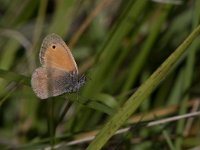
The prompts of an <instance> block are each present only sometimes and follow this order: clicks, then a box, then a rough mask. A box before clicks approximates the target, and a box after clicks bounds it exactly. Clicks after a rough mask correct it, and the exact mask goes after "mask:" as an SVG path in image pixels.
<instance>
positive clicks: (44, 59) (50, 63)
mask: <svg viewBox="0 0 200 150" xmlns="http://www.w3.org/2000/svg"><path fill="white" fill-rule="evenodd" d="M39 58H40V63H41V64H42V65H43V66H46V67H53V68H57V69H61V70H64V71H66V72H71V71H76V72H77V73H78V69H77V64H76V62H75V60H74V57H73V56H72V54H71V52H70V49H69V48H68V47H67V45H66V44H65V42H64V41H63V40H62V38H60V37H59V36H58V35H56V34H55V33H53V34H50V35H48V36H46V37H45V39H44V40H43V43H42V46H41V49H40V54H39Z"/></svg>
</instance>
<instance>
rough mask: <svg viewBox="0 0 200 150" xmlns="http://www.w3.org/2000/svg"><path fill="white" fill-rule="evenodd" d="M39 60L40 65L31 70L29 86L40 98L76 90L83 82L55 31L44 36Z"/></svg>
mask: <svg viewBox="0 0 200 150" xmlns="http://www.w3.org/2000/svg"><path fill="white" fill-rule="evenodd" d="M39 60H40V63H41V65H42V66H41V67H39V68H37V69H36V70H35V71H34V72H33V74H32V78H31V86H32V89H33V91H34V93H35V94H36V96H37V97H39V98H40V99H47V98H49V97H54V96H58V95H61V94H64V93H72V92H77V91H78V90H79V89H80V87H81V86H82V85H84V84H85V81H86V78H85V76H81V77H79V74H78V67H77V64H76V62H75V60H74V57H73V55H72V53H71V51H70V49H69V48H68V47H67V45H66V44H65V42H64V41H63V40H62V38H61V37H59V36H58V35H56V34H55V33H52V34H50V35H47V36H46V37H45V38H44V40H43V42H42V46H41V48H40V52H39Z"/></svg>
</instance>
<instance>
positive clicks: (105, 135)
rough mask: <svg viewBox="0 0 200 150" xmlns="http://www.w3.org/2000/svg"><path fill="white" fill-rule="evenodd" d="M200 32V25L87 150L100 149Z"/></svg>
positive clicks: (140, 88) (113, 118) (102, 130)
mask: <svg viewBox="0 0 200 150" xmlns="http://www.w3.org/2000/svg"><path fill="white" fill-rule="evenodd" d="M199 33H200V25H199V26H198V27H197V28H195V30H193V32H192V33H191V34H190V35H189V36H188V37H187V38H186V40H184V41H183V43H182V44H181V45H180V46H179V47H178V48H177V49H176V50H175V51H174V52H173V53H172V54H171V55H170V56H169V57H168V58H167V59H166V60H165V61H164V63H163V64H162V65H161V66H160V67H159V68H158V69H157V70H156V71H155V72H154V73H153V74H152V75H151V76H150V77H149V78H148V79H147V81H146V82H144V83H143V84H142V85H141V86H140V87H139V89H138V90H137V91H136V92H135V93H134V94H133V95H132V96H131V97H130V98H129V99H128V100H127V102H126V103H125V104H124V105H123V107H122V108H120V109H119V111H118V112H117V113H116V114H115V115H114V116H113V117H112V118H110V119H109V120H108V122H107V123H106V125H105V126H104V127H103V128H102V129H101V131H100V132H99V133H98V134H97V136H96V137H95V139H94V140H93V141H92V143H90V145H89V146H88V147H87V150H92V149H95V150H99V149H101V148H102V147H103V146H104V145H105V143H106V142H107V141H108V140H109V139H110V137H111V136H112V135H113V134H114V133H115V132H116V130H117V129H118V128H119V127H120V126H121V125H122V124H123V123H124V122H125V121H126V120H127V119H128V118H129V116H130V115H131V114H132V113H134V112H135V111H136V109H137V108H138V107H139V106H140V104H141V103H142V102H143V101H144V100H145V99H146V98H147V97H148V96H149V95H150V94H151V93H152V91H153V90H154V89H155V88H156V87H157V86H158V85H159V84H160V82H161V81H162V80H163V79H164V78H165V77H166V76H167V74H168V73H169V71H171V70H172V69H173V68H172V67H174V65H175V64H176V63H177V62H178V60H179V59H180V58H181V56H183V54H184V53H185V52H186V50H187V48H188V46H189V45H190V44H191V43H192V42H193V40H194V39H195V38H196V37H197V36H198V35H199Z"/></svg>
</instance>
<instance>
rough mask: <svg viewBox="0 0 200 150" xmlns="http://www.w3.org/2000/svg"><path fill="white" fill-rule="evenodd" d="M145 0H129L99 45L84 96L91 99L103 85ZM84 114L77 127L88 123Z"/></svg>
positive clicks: (88, 115) (87, 116) (87, 114)
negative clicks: (100, 45)
mask: <svg viewBox="0 0 200 150" xmlns="http://www.w3.org/2000/svg"><path fill="white" fill-rule="evenodd" d="M146 2H147V1H146V0H137V1H135V2H133V1H130V2H129V3H127V5H126V7H125V8H124V12H123V13H122V16H121V17H120V18H119V20H118V22H117V23H116V24H115V26H114V27H113V29H112V31H111V33H110V37H109V40H107V39H106V41H105V42H104V43H103V45H102V47H101V48H102V49H103V53H102V54H101V55H100V63H99V66H98V68H96V69H95V70H94V72H93V73H92V75H91V78H92V82H89V83H87V85H86V87H85V88H84V89H83V95H84V96H85V97H90V98H91V99H92V95H93V94H95V93H98V92H100V91H101V89H102V87H103V86H104V84H103V83H102V81H104V82H105V76H106V77H107V76H108V75H109V72H110V71H109V70H110V68H109V67H110V64H113V63H112V62H113V59H114V56H115V55H116V54H118V52H119V45H120V43H121V40H122V39H123V38H124V37H125V36H126V35H127V34H128V33H129V32H130V31H131V30H132V28H133V26H132V23H133V22H135V21H136V19H137V16H138V15H139V14H140V13H141V12H142V11H143V8H144V7H145V6H146ZM102 60H103V61H102ZM78 111H79V110H78ZM84 114H85V115H84V117H85V119H84V120H85V121H83V122H81V123H80V124H79V125H80V126H79V127H78V126H77V129H78V128H79V129H81V128H83V127H84V126H85V123H88V121H87V120H88V118H90V116H91V112H88V113H86V112H85V111H84Z"/></svg>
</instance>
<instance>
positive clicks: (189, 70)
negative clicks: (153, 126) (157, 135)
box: [175, 1, 200, 149]
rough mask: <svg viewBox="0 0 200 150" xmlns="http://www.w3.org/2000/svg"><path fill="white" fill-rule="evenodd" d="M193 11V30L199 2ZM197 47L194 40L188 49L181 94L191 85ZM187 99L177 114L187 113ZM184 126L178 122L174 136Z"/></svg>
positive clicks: (179, 142)
mask: <svg viewBox="0 0 200 150" xmlns="http://www.w3.org/2000/svg"><path fill="white" fill-rule="evenodd" d="M194 6H195V9H194V13H193V14H194V15H193V16H194V17H193V22H192V28H193V29H195V27H197V26H198V24H199V21H200V19H199V18H200V1H195V4H194ZM198 46H199V39H196V40H195V41H194V42H193V43H192V45H191V47H190V51H189V54H188V56H187V59H186V66H185V67H183V71H184V74H183V75H184V79H183V82H182V83H183V84H182V87H183V88H182V89H183V92H185V91H186V90H187V89H188V88H189V87H190V86H191V83H192V79H193V72H194V71H193V70H194V65H195V63H194V62H195V55H196V51H197V48H198ZM188 98H189V93H187V94H186V95H185V96H184V97H183V100H182V101H181V107H180V109H179V114H183V113H185V112H186V111H187V107H186V103H187V99H188ZM184 126H185V120H180V121H179V122H178V124H177V128H176V134H177V135H181V134H183V133H184V132H183V130H184ZM182 140H183V139H182V136H180V137H177V138H176V140H175V147H176V149H182V146H181V145H182V143H183V141H182Z"/></svg>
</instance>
